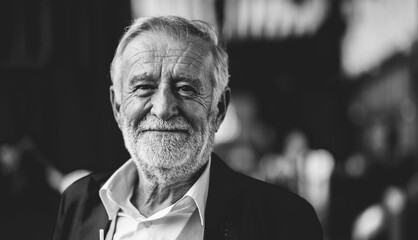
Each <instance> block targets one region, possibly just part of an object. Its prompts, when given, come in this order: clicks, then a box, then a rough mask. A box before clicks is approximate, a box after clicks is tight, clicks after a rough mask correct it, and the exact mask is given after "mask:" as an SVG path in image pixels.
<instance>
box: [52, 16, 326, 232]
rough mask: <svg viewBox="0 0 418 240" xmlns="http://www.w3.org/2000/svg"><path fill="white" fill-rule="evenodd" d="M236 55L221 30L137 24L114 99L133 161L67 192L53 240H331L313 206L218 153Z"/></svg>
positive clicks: (122, 56)
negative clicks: (215, 147)
mask: <svg viewBox="0 0 418 240" xmlns="http://www.w3.org/2000/svg"><path fill="white" fill-rule="evenodd" d="M227 58H228V56H227V54H226V52H225V50H224V49H223V48H222V47H220V45H219V43H218V38H217V35H216V32H215V31H214V29H213V28H212V27H211V26H210V25H208V24H206V23H204V22H202V21H189V20H186V19H183V18H179V17H152V18H143V19H138V20H136V21H135V22H134V23H133V24H132V26H130V28H129V29H128V30H127V32H126V33H125V34H124V36H123V37H122V39H121V41H120V43H119V45H118V48H117V50H116V54H115V57H114V60H113V62H112V66H111V77H112V86H111V87H110V99H111V103H112V107H113V112H114V116H115V119H116V122H117V124H118V126H119V128H120V129H121V131H122V133H123V137H124V141H125V145H126V148H127V149H128V151H129V153H130V155H131V159H130V160H128V161H127V162H126V163H125V164H124V165H123V166H122V167H120V168H119V169H118V170H117V171H116V172H115V173H113V174H112V175H111V176H109V175H106V174H93V175H90V176H87V177H85V178H83V179H81V180H79V181H77V182H76V183H74V184H73V185H72V186H70V187H69V188H68V189H67V190H66V191H65V193H64V194H63V196H62V200H61V205H60V208H59V213H58V220H57V225H56V230H55V235H54V239H55V240H64V239H74V240H76V239H77V240H80V239H86V240H87V239H109V240H110V239H117V240H122V239H123V240H125V239H208V240H209V239H289V240H290V239H300V240H302V239H303V240H306V239H311V240H316V239H322V230H321V226H320V224H319V222H318V219H317V217H316V214H315V212H314V210H313V209H312V207H311V206H310V205H309V204H308V203H307V202H306V201H305V200H303V199H301V198H299V197H298V196H296V195H294V194H291V193H289V192H288V191H286V190H283V189H280V188H278V187H275V186H272V185H269V184H267V183H263V182H260V181H257V180H254V179H251V178H248V177H245V176H243V175H240V174H238V173H235V172H233V171H232V170H231V169H229V168H228V167H227V166H226V165H225V164H224V163H223V162H222V161H221V160H220V159H219V158H218V157H217V156H216V155H215V154H213V153H212V150H213V145H214V134H215V132H216V131H217V130H218V129H219V126H220V125H221V123H222V121H223V119H224V117H225V113H226V111H227V107H228V103H229V97H230V89H229V88H228V86H227V85H228V59H227Z"/></svg>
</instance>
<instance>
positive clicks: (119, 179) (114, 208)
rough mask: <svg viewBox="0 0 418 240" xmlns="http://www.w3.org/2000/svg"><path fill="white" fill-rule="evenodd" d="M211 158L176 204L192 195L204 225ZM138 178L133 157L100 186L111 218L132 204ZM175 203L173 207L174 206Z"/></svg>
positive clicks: (100, 194) (104, 203) (103, 201)
mask: <svg viewBox="0 0 418 240" xmlns="http://www.w3.org/2000/svg"><path fill="white" fill-rule="evenodd" d="M210 165H211V160H210V159H209V161H208V164H207V166H205V170H204V171H203V173H202V175H200V177H199V179H198V180H197V181H196V182H195V183H194V184H193V186H192V187H191V188H190V189H189V190H188V191H187V193H186V194H185V195H184V196H183V197H182V198H181V199H180V200H179V201H177V202H176V203H175V204H173V205H174V207H175V205H176V204H177V203H179V202H182V201H183V200H184V199H185V198H186V197H190V198H192V199H193V201H194V202H195V204H196V206H197V209H198V211H199V216H200V223H201V224H202V225H204V219H205V208H206V201H207V196H208V190H209V176H210ZM137 179H138V174H137V169H136V165H135V162H134V161H133V159H130V160H128V161H127V162H126V163H125V164H123V165H122V166H121V167H120V168H119V169H118V170H116V171H115V172H114V173H113V175H112V176H111V177H110V178H109V179H108V180H107V181H106V183H105V184H104V185H103V186H102V188H100V190H99V196H100V199H101V200H102V203H103V205H104V207H105V209H106V212H107V215H108V217H109V220H112V219H113V218H114V217H115V216H116V214H117V213H118V211H119V209H120V208H121V207H123V206H128V205H131V203H130V198H131V196H132V192H133V186H134V184H135V182H136V181H137ZM173 205H172V206H171V208H173Z"/></svg>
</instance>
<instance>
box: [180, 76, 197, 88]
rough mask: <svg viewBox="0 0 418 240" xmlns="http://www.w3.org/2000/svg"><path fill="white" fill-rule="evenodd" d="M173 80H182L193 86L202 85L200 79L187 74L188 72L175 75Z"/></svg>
mask: <svg viewBox="0 0 418 240" xmlns="http://www.w3.org/2000/svg"><path fill="white" fill-rule="evenodd" d="M173 80H174V82H175V83H177V82H183V81H184V82H189V83H191V84H192V85H193V86H196V87H198V88H201V87H202V81H201V80H200V79H199V78H198V77H196V76H193V75H189V74H180V75H179V76H177V77H175V78H174V79H173Z"/></svg>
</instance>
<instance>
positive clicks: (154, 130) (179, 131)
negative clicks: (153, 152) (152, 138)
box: [143, 129, 189, 133]
mask: <svg viewBox="0 0 418 240" xmlns="http://www.w3.org/2000/svg"><path fill="white" fill-rule="evenodd" d="M143 132H160V133H189V131H187V130H185V129H145V130H143Z"/></svg>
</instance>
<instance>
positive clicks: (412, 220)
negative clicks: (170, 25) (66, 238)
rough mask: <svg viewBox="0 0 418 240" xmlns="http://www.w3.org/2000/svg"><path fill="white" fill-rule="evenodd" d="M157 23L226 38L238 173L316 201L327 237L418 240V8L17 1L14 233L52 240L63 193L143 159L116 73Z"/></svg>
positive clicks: (197, 0)
mask: <svg viewBox="0 0 418 240" xmlns="http://www.w3.org/2000/svg"><path fill="white" fill-rule="evenodd" d="M153 15H180V16H183V17H186V18H190V19H201V20H205V21H207V22H210V23H212V24H214V25H216V26H217V27H218V29H219V31H220V32H221V33H222V34H223V39H222V40H223V41H224V42H225V43H226V44H227V51H228V53H229V56H230V75H231V78H230V86H231V88H232V103H231V105H230V108H229V112H228V115H227V117H226V119H225V122H224V124H223V126H222V128H221V130H220V131H219V132H218V134H217V136H216V141H217V145H216V152H217V153H218V154H219V155H220V156H221V157H222V158H223V159H224V160H225V161H227V164H228V165H230V166H231V167H232V168H234V169H235V170H237V171H239V172H242V173H244V174H247V175H250V176H253V177H255V178H258V179H260V180H263V181H267V182H270V183H273V184H277V185H281V186H284V187H286V188H288V189H289V190H290V191H293V192H295V193H297V194H299V195H301V196H303V197H304V198H306V199H307V200H308V201H309V202H310V203H311V204H312V205H313V206H314V208H315V210H316V211H317V213H318V216H319V218H320V221H321V223H322V225H323V227H324V231H325V237H326V239H327V240H349V239H350V240H351V239H352V240H361V239H379V240H381V239H387V240H408V239H415V240H416V239H418V228H417V225H416V224H417V222H418V159H417V157H418V155H417V146H418V145H417V144H418V120H417V93H418V86H417V85H418V84H417V77H418V43H417V42H418V41H417V39H418V38H417V36H418V34H417V33H418V1H417V0H339V1H336V0H131V1H129V0H87V1H86V0H84V1H80V0H78V1H77V0H76V1H74V0H73V1H69V0H54V1H53V0H36V1H34V0H20V1H2V2H1V3H0V19H1V20H0V29H1V33H2V34H1V37H0V178H1V179H0V189H1V190H0V191H1V193H0V216H2V217H1V218H0V219H1V220H0V229H1V232H2V235H3V236H13V238H10V239H28V238H30V239H50V238H51V236H52V231H53V227H54V221H55V214H56V208H57V205H58V201H59V196H60V193H61V192H62V191H63V189H65V187H66V186H68V185H69V184H70V183H71V182H73V181H74V180H75V179H77V178H79V177H80V176H84V175H85V174H88V173H89V172H92V171H112V170H114V169H115V168H117V167H118V166H120V165H121V164H122V163H123V162H124V161H125V160H127V159H128V158H129V156H128V153H127V152H126V150H125V149H124V146H123V141H122V136H121V134H120V132H119V130H118V128H117V125H116V124H115V122H114V119H113V115H112V112H111V107H110V102H109V85H110V78H109V65H110V62H111V60H112V57H113V53H114V51H115V48H116V46H117V43H118V40H119V38H120V36H121V35H122V33H123V32H124V29H125V27H126V26H128V25H129V24H130V22H131V21H132V19H133V18H136V17H142V16H153Z"/></svg>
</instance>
